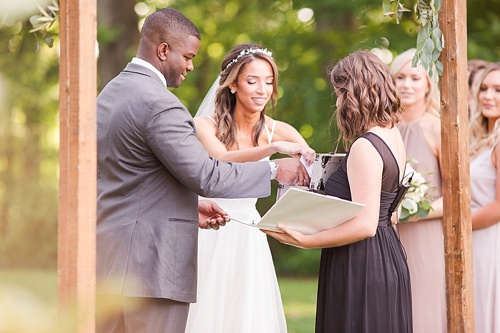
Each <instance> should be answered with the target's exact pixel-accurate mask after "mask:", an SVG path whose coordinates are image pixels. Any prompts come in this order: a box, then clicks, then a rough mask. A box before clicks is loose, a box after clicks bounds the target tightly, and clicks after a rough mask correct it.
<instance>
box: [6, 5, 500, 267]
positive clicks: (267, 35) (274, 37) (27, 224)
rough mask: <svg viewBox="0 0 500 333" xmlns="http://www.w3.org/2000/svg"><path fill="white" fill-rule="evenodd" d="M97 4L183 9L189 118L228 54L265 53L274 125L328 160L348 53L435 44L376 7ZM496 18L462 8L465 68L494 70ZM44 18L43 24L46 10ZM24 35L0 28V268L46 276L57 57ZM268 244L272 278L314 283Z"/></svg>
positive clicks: (51, 249) (404, 16)
mask: <svg viewBox="0 0 500 333" xmlns="http://www.w3.org/2000/svg"><path fill="white" fill-rule="evenodd" d="M99 1H100V4H102V3H106V4H110V3H111V4H116V3H117V5H115V6H112V8H114V9H115V11H117V12H118V11H120V10H122V9H124V10H126V12H127V13H130V12H131V11H133V10H135V11H136V13H137V15H138V18H137V22H139V23H140V20H142V18H143V17H144V16H145V15H147V14H148V13H150V12H152V11H154V10H155V9H156V8H158V7H165V6H172V7H174V8H176V9H179V10H181V11H182V12H183V13H184V14H186V16H188V17H189V18H190V19H191V20H193V22H195V23H196V25H197V26H198V27H199V29H200V32H201V34H202V43H201V49H200V52H199V54H198V55H197V56H196V58H195V66H196V69H195V71H194V72H192V73H190V74H189V75H188V76H187V80H186V81H185V82H184V83H183V85H182V87H181V88H180V89H174V90H173V92H174V93H175V94H176V95H178V96H179V98H180V99H181V100H182V101H183V102H184V103H185V104H186V106H188V109H189V110H190V111H191V112H192V113H193V114H194V113H195V112H196V109H197V108H198V106H199V104H200V103H201V101H202V99H203V96H204V95H205V93H206V91H207V90H208V89H209V87H210V85H211V84H212V82H213V81H214V79H215V77H216V76H217V74H218V72H219V70H220V69H219V66H220V63H221V61H222V59H223V57H224V55H225V54H226V53H227V52H228V51H229V50H230V49H231V48H232V47H233V46H234V45H236V44H237V43H242V42H257V43H260V44H262V45H263V46H265V47H268V48H269V49H271V50H272V51H273V54H274V57H275V59H276V61H277V63H278V66H279V69H280V79H279V96H280V98H279V101H278V105H277V107H276V110H275V111H274V114H273V116H274V117H276V118H277V119H280V120H284V121H286V122H289V123H290V124H292V125H293V126H294V127H296V128H297V129H298V130H299V131H300V132H301V133H302V134H303V135H304V137H305V138H306V140H307V142H308V143H309V145H311V147H312V148H314V149H315V150H316V151H317V152H329V151H334V150H335V149H336V144H337V137H338V131H337V129H336V127H335V122H333V123H332V124H330V118H331V117H332V115H333V111H334V108H333V106H334V104H335V97H334V96H333V95H332V89H331V86H330V82H329V80H328V77H327V68H328V67H329V65H331V64H334V63H335V61H337V60H338V59H340V58H342V57H343V56H345V55H347V54H348V53H350V52H352V51H355V50H358V49H375V48H376V49H378V50H381V51H384V52H386V53H387V52H389V54H398V53H401V52H402V51H405V50H407V49H408V48H411V47H415V45H416V43H417V38H420V41H424V42H422V43H421V44H422V45H423V46H424V47H425V45H427V44H429V47H430V43H427V39H428V38H429V36H430V38H431V40H432V42H433V43H434V47H436V45H437V44H438V43H439V42H438V41H439V34H436V33H434V31H435V29H434V28H433V29H431V28H428V31H427V33H432V35H428V36H427V38H423V37H418V34H419V33H420V32H421V31H422V30H421V28H420V27H421V23H420V21H419V19H418V17H417V14H416V12H415V11H412V12H411V13H410V12H405V11H403V12H402V13H401V16H400V20H399V21H398V22H399V23H398V22H396V20H394V19H391V17H389V16H384V12H385V11H386V10H385V9H386V8H383V6H381V3H380V0H352V1H345V0H314V1H312V0H295V1H293V2H292V1H289V0H274V1H262V0H247V1H240V0H224V1H222V0H210V1H206V0H156V1H153V0H148V1H137V3H136V4H135V7H133V8H132V7H131V8H128V7H126V6H128V5H129V2H123V1H118V2H116V1H117V0H99ZM400 3H402V4H403V2H401V1H400ZM415 3H416V1H415V0H407V1H405V2H404V7H406V8H412V9H413V8H414V7H413V4H415ZM426 3H427V4H430V2H429V1H426ZM433 3H434V7H436V8H439V5H438V2H437V1H434V2H433ZM132 5H134V4H132ZM122 7H123V8H122ZM499 7H500V2H499V1H489V0H474V1H468V2H467V15H468V52H469V58H481V59H485V60H490V61H498V59H500V47H499V45H500V40H499V39H500V23H499V22H500V18H499V15H500V8H499ZM45 11H46V12H47V14H49V11H50V9H48V8H45ZM0 14H1V13H0ZM32 14H33V13H30V14H29V15H32ZM311 14H312V15H311ZM42 15H43V14H42ZM102 15H104V13H103V12H98V17H102ZM118 17H119V18H121V17H125V15H118ZM0 20H1V18H0ZM137 22H130V21H125V20H124V21H123V22H118V23H114V24H113V25H106V24H104V23H103V24H100V25H99V27H98V31H99V37H98V38H99V43H100V45H101V47H102V46H104V45H111V46H113V45H114V42H116V41H117V40H120V41H123V40H126V41H128V42H129V44H130V48H129V49H132V50H134V51H135V49H136V46H137V45H136V44H137V40H135V39H133V38H128V35H127V36H123V34H122V31H127V30H126V29H125V28H126V27H129V26H130V25H133V26H134V29H135V27H136V26H137ZM428 22H431V23H433V21H432V20H430V19H428ZM43 24H44V23H42V24H41V26H43ZM46 27H47V28H49V24H47V25H46ZM429 27H430V26H429ZM32 28H33V26H31V25H30V24H29V21H28V20H27V19H26V20H19V21H16V20H8V21H7V20H6V21H5V22H4V21H0V105H1V108H0V120H1V121H0V138H1V140H0V266H5V265H16V266H30V265H37V266H47V265H48V266H52V267H54V266H55V258H56V247H57V189H58V155H57V153H58V151H57V148H58V135H57V134H58V132H57V131H58V117H57V112H58V61H59V58H58V55H57V47H53V48H49V47H47V45H46V44H45V43H38V39H37V38H39V36H40V34H37V35H36V36H37V37H35V36H34V35H33V33H29V30H30V29H32ZM42 30H43V29H41V30H39V31H37V33H38V32H41V31H42ZM57 31H58V24H57V21H56V22H55V23H54V24H52V25H51V26H50V28H49V29H48V32H49V33H51V34H53V35H54V36H50V37H54V45H55V46H57V45H58V39H57ZM43 37H44V36H43V34H42V38H43ZM129 39H130V40H129ZM37 48H38V51H39V52H38V53H36V51H37ZM126 52H128V51H124V52H122V53H126ZM122 55H123V54H122ZM114 56H117V55H114ZM127 56H129V55H128V53H127ZM127 56H124V57H123V58H124V59H125V60H122V59H115V58H113V59H110V61H113V62H123V63H121V64H120V66H119V68H124V67H125V65H126V62H127V61H128V60H129V59H130V58H128V59H127ZM101 57H103V54H102V53H101ZM433 57H434V58H435V56H434V55H433ZM429 58H431V57H429ZM104 67H106V66H104ZM103 69H105V68H103V66H101V67H100V68H99V71H100V72H102V71H103ZM116 74H117V73H116ZM339 147H342V146H341V145H340V146H339ZM274 199H275V195H274V194H273V195H272V196H270V197H269V198H266V199H263V200H259V209H260V211H261V212H262V213H263V212H265V211H266V210H267V209H268V208H269V207H270V206H271V205H272V203H273V202H274ZM270 243H271V246H272V250H273V255H274V259H275V262H276V266H277V269H278V273H279V274H300V275H302V274H304V275H315V274H317V266H318V263H319V250H312V251H311V250H300V249H296V248H293V247H290V246H284V245H281V244H279V243H276V242H273V241H272V240H270Z"/></svg>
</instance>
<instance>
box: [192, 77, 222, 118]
mask: <svg viewBox="0 0 500 333" xmlns="http://www.w3.org/2000/svg"><path fill="white" fill-rule="evenodd" d="M219 80H220V75H218V76H217V78H216V79H215V81H214V83H213V84H212V86H211V87H210V89H209V90H208V92H207V94H206V95H205V98H203V101H202V102H201V105H200V107H199V108H198V111H196V114H195V115H194V116H195V117H200V116H210V115H212V114H213V113H214V112H215V93H216V92H217V89H219Z"/></svg>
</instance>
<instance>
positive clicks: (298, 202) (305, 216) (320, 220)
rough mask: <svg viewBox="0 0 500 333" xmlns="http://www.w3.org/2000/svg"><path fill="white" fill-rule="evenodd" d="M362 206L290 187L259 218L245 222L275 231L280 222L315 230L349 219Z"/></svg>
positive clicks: (301, 230)
mask: <svg viewBox="0 0 500 333" xmlns="http://www.w3.org/2000/svg"><path fill="white" fill-rule="evenodd" d="M363 207H364V205H362V204H359V203H356V202H352V201H347V200H343V199H340V198H337V197H333V196H328V195H324V194H319V193H314V192H311V191H305V190H301V189H296V188H290V189H289V190H288V191H287V192H286V193H285V194H284V195H283V196H282V197H281V198H280V199H279V200H278V201H276V203H275V204H274V205H273V206H272V207H271V208H270V209H269V210H268V211H267V213H266V214H265V215H264V216H263V217H262V219H261V220H260V221H249V222H248V223H245V224H248V225H251V226H255V227H257V228H260V229H266V230H272V231H277V232H281V230H279V229H278V228H277V226H278V224H283V225H285V226H287V227H289V228H291V229H294V230H297V231H300V232H302V233H303V234H314V233H316V232H319V231H322V230H326V229H330V228H333V227H336V226H337V225H340V224H342V223H344V222H347V221H349V220H350V219H352V218H353V217H354V216H356V214H357V213H358V212H359V211H360V210H361V209H362V208H363ZM237 222H242V221H237ZM242 223H244V222H242Z"/></svg>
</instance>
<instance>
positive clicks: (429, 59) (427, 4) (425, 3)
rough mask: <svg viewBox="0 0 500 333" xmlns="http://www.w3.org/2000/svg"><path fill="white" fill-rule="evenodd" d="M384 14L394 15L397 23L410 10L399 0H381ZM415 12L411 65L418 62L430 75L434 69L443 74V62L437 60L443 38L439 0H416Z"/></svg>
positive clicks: (441, 49) (432, 74)
mask: <svg viewBox="0 0 500 333" xmlns="http://www.w3.org/2000/svg"><path fill="white" fill-rule="evenodd" d="M382 7H383V9H384V15H385V16H389V17H391V18H392V17H395V18H396V23H397V24H399V23H400V22H401V20H402V19H403V14H404V13H407V12H410V13H411V10H409V9H408V8H406V7H405V5H404V4H403V2H402V1H401V0H382ZM414 7H415V14H416V18H417V21H418V22H419V23H420V24H419V26H418V35H417V43H416V44H417V45H416V49H417V52H416V53H415V57H414V58H413V64H412V66H414V67H415V66H416V65H417V64H418V63H420V64H422V66H423V67H424V68H425V69H426V70H427V71H428V72H429V75H430V77H435V76H434V71H436V72H437V74H438V75H442V74H443V64H442V63H441V62H440V61H439V56H440V55H441V52H442V51H443V47H444V38H443V34H442V32H441V29H440V28H439V8H440V7H441V0H417V1H416V4H415V6H414Z"/></svg>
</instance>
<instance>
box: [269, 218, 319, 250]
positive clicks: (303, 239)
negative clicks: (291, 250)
mask: <svg viewBox="0 0 500 333" xmlns="http://www.w3.org/2000/svg"><path fill="white" fill-rule="evenodd" d="M278 228H279V229H280V230H281V231H283V232H275V231H270V230H264V229H260V230H261V231H262V232H264V233H265V234H267V235H269V236H271V237H273V238H275V239H276V240H277V241H279V242H280V243H282V244H286V245H293V246H296V247H301V248H303V249H307V248H309V247H308V245H307V236H306V235H304V234H302V233H301V232H299V231H296V230H292V229H289V228H287V227H285V226H284V225H282V224H278Z"/></svg>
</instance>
